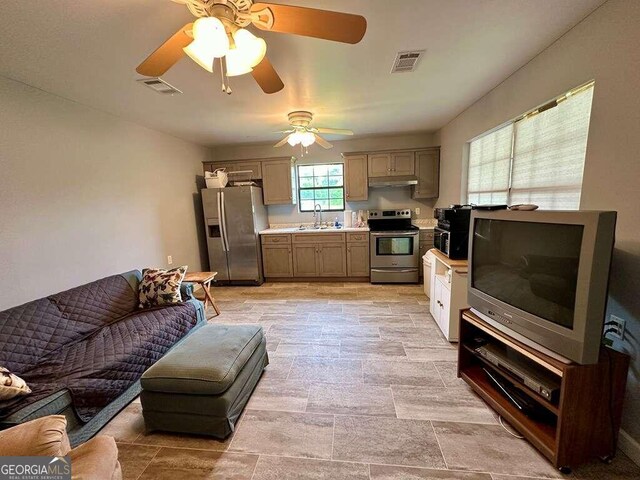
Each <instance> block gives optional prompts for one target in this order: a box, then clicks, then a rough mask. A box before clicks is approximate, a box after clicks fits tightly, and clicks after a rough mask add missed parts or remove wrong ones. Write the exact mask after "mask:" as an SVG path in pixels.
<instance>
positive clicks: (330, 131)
mask: <svg viewBox="0 0 640 480" xmlns="http://www.w3.org/2000/svg"><path fill="white" fill-rule="evenodd" d="M316 130H317V131H318V133H327V134H330V135H353V132H352V131H351V130H346V129H342V128H322V127H317V128H316Z"/></svg>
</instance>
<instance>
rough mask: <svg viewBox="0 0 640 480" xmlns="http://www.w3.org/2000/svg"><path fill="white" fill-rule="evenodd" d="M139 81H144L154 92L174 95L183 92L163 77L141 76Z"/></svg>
mask: <svg viewBox="0 0 640 480" xmlns="http://www.w3.org/2000/svg"><path fill="white" fill-rule="evenodd" d="M137 81H138V82H142V83H144V84H145V85H146V86H147V87H149V88H150V89H151V90H153V91H154V92H158V93H162V94H163V95H167V94H168V95H173V94H174V93H182V92H181V91H180V90H178V89H177V88H176V87H174V86H173V85H169V84H168V83H167V82H165V81H164V80H162V79H161V78H155V77H149V78H140V79H138V80H137Z"/></svg>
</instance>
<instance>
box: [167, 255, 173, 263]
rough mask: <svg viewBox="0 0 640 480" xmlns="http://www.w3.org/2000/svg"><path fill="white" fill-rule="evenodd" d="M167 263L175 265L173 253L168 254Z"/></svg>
mask: <svg viewBox="0 0 640 480" xmlns="http://www.w3.org/2000/svg"><path fill="white" fill-rule="evenodd" d="M167 263H168V264H169V265H173V257H172V256H171V255H167Z"/></svg>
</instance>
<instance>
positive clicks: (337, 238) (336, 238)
mask: <svg viewBox="0 0 640 480" xmlns="http://www.w3.org/2000/svg"><path fill="white" fill-rule="evenodd" d="M291 236H292V237H293V243H331V242H342V243H344V240H345V239H344V233H294V234H293V235H291Z"/></svg>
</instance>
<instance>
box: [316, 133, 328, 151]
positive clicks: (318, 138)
mask: <svg viewBox="0 0 640 480" xmlns="http://www.w3.org/2000/svg"><path fill="white" fill-rule="evenodd" d="M313 136H314V137H316V143H317V144H318V145H320V146H321V147H322V148H333V145H331V144H330V143H329V142H327V141H326V140H325V139H324V138H322V137H321V136H320V135H318V134H317V133H314V134H313Z"/></svg>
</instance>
